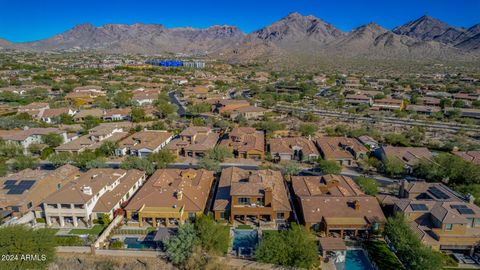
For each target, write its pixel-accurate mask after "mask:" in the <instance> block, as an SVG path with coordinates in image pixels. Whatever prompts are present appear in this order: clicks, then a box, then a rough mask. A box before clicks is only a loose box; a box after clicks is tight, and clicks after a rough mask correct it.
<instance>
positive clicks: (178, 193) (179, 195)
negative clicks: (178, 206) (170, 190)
mask: <svg viewBox="0 0 480 270" xmlns="http://www.w3.org/2000/svg"><path fill="white" fill-rule="evenodd" d="M175 196H176V197H177V200H181V199H182V198H183V192H182V191H181V190H180V191H177V192H176V193H175Z"/></svg>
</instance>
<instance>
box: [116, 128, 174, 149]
mask: <svg viewBox="0 0 480 270" xmlns="http://www.w3.org/2000/svg"><path fill="white" fill-rule="evenodd" d="M171 137H172V133H170V132H166V131H163V130H149V131H139V132H136V133H134V134H132V135H130V136H128V137H127V138H125V139H123V140H121V141H120V142H119V143H118V146H119V148H128V149H135V150H140V149H144V148H146V149H149V150H152V151H153V150H155V149H157V148H158V147H159V146H160V145H162V144H163V143H165V142H166V141H167V140H168V139H169V138H171Z"/></svg>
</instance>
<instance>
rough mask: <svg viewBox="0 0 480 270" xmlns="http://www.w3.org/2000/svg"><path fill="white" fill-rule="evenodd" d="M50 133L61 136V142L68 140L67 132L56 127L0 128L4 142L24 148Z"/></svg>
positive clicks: (38, 141) (36, 142)
mask: <svg viewBox="0 0 480 270" xmlns="http://www.w3.org/2000/svg"><path fill="white" fill-rule="evenodd" d="M50 133H54V134H58V135H60V136H61V137H62V138H63V142H64V143H67V142H69V137H68V135H67V132H65V130H62V129H58V128H25V129H11V130H0V138H2V139H3V140H4V141H6V142H10V143H17V144H19V145H20V146H22V147H23V148H24V149H27V148H28V147H29V146H30V145H32V144H39V143H43V136H44V135H48V134H50Z"/></svg>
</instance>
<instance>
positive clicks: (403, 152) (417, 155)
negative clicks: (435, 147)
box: [373, 145, 433, 173]
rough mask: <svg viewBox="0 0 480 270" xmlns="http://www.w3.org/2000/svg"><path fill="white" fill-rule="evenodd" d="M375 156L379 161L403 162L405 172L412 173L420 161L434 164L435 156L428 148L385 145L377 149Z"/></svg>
mask: <svg viewBox="0 0 480 270" xmlns="http://www.w3.org/2000/svg"><path fill="white" fill-rule="evenodd" d="M373 154H374V155H375V157H377V158H378V159H379V160H382V161H386V160H388V159H397V160H400V161H401V162H403V164H404V166H405V171H406V172H407V173H411V172H412V171H413V167H414V166H415V165H416V164H418V162H420V161H428V162H432V160H433V154H432V152H430V150H428V148H426V147H402V146H390V145H385V146H381V147H379V148H377V149H376V150H375V151H374V152H373Z"/></svg>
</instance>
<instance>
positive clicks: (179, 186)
mask: <svg viewBox="0 0 480 270" xmlns="http://www.w3.org/2000/svg"><path fill="white" fill-rule="evenodd" d="M213 181H214V175H213V172H211V171H207V170H203V169H199V170H194V169H186V170H180V169H161V170H157V171H156V172H155V173H154V174H153V175H152V176H151V177H150V178H149V179H148V181H147V182H146V183H145V185H144V186H143V187H142V188H141V189H140V190H139V191H138V193H137V194H136V195H135V196H134V197H133V198H132V199H131V200H130V202H129V203H128V205H127V206H126V207H125V210H126V211H127V219H128V220H129V221H137V222H138V225H139V226H140V227H142V226H144V225H146V224H149V226H153V227H157V226H165V227H169V226H177V225H179V224H183V223H184V222H185V221H187V220H191V219H194V218H196V217H198V216H200V215H202V214H204V213H205V211H206V210H207V209H206V207H207V200H208V197H209V194H210V189H211V187H212V184H213ZM129 223H130V222H129Z"/></svg>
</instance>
